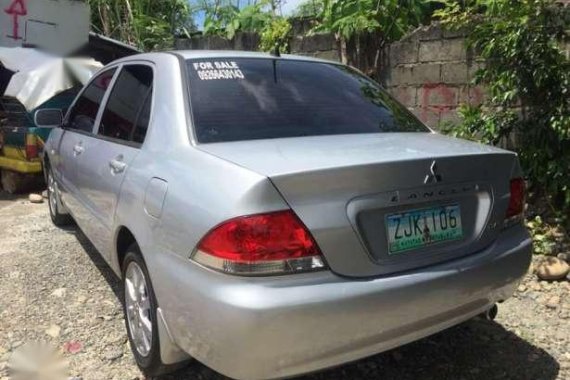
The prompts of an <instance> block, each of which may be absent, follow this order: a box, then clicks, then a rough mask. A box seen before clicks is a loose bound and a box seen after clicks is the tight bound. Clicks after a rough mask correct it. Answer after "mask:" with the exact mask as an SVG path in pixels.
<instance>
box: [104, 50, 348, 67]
mask: <svg viewBox="0 0 570 380" xmlns="http://www.w3.org/2000/svg"><path fill="white" fill-rule="evenodd" d="M157 54H175V55H177V56H179V57H181V58H182V59H209V58H218V59H219V58H228V59H230V58H258V59H283V60H295V61H307V62H321V63H334V64H338V65H340V64H341V63H340V62H335V61H329V60H325V59H320V58H314V57H307V56H302V55H293V54H281V55H280V56H279V57H277V56H275V55H272V54H270V53H263V52H255V51H237V50H172V51H166V52H158V53H143V54H135V55H131V56H128V57H125V58H122V59H119V60H117V61H115V62H117V63H118V62H125V61H129V60H136V59H145V58H147V57H148V58H150V57H151V56H156V55H157Z"/></svg>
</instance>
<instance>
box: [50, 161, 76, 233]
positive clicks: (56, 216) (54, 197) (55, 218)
mask: <svg viewBox="0 0 570 380" xmlns="http://www.w3.org/2000/svg"><path fill="white" fill-rule="evenodd" d="M46 169H47V175H46V180H47V195H48V208H49V215H50V217H51V221H52V222H53V224H55V225H56V226H58V227H64V226H67V225H69V224H71V223H72V222H73V219H72V218H71V215H69V214H63V213H61V212H60V211H61V210H60V209H59V205H60V204H61V199H60V197H59V196H60V195H59V188H58V185H57V182H56V180H55V178H54V176H53V174H52V171H51V168H49V167H46Z"/></svg>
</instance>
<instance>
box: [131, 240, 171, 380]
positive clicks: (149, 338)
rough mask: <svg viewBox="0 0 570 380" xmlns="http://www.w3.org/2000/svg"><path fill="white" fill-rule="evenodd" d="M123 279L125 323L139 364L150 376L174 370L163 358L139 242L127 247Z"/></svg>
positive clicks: (154, 302) (154, 300)
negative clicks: (163, 361)
mask: <svg viewBox="0 0 570 380" xmlns="http://www.w3.org/2000/svg"><path fill="white" fill-rule="evenodd" d="M137 276H138V279H137ZM122 281H123V300H122V301H123V312H124V315H125V326H126V328H127V335H128V338H129V343H130V346H131V351H132V352H133V355H134V357H135V361H136V363H137V365H138V366H139V368H140V369H141V371H142V372H143V373H144V374H145V376H147V377H149V378H153V377H155V376H159V375H162V374H165V373H168V372H172V371H173V370H175V369H176V367H174V366H168V365H165V364H163V363H162V361H161V358H160V342H159V336H158V322H157V313H156V310H157V308H158V303H157V301H156V296H155V294H154V290H153V287H152V283H151V281H150V277H149V274H148V270H147V267H146V264H145V262H144V259H143V257H142V254H141V252H140V249H139V247H138V245H137V244H132V245H131V246H130V247H129V248H128V249H127V254H126V256H125V259H124V260H123V265H122ZM145 326H146V328H145ZM149 327H150V329H149Z"/></svg>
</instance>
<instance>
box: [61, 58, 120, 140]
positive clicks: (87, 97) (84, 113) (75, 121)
mask: <svg viewBox="0 0 570 380" xmlns="http://www.w3.org/2000/svg"><path fill="white" fill-rule="evenodd" d="M115 71H116V69H114V68H113V69H110V70H107V71H105V72H103V73H101V74H99V75H97V76H96V77H95V79H93V81H92V82H91V83H90V84H89V85H88V86H87V87H86V88H85V91H83V93H82V94H81V96H80V97H79V99H77V101H76V102H75V105H74V106H73V108H72V109H71V111H70V114H69V118H68V120H69V121H68V125H67V127H68V128H71V129H76V130H79V131H83V132H92V131H93V126H94V125H95V119H96V118H97V111H98V110H99V106H100V105H101V100H102V99H103V95H105V91H107V88H108V87H109V84H110V83H111V80H112V79H113V75H114V74H115Z"/></svg>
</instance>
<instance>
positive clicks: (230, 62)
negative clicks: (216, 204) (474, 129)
mask: <svg viewBox="0 0 570 380" xmlns="http://www.w3.org/2000/svg"><path fill="white" fill-rule="evenodd" d="M187 66H188V70H187V71H188V75H189V86H190V99H191V109H192V114H193V118H194V126H195V128H196V135H197V138H198V141H200V142H219V141H235V140H252V139H265V138H279V137H295V136H317V135H337V134H351V133H375V132H412V131H413V132H428V129H427V128H426V127H425V126H423V125H422V124H421V122H419V121H418V120H417V119H416V118H415V117H414V116H413V115H412V114H411V113H410V112H409V111H408V110H407V109H406V108H405V107H403V106H401V105H400V104H398V103H397V102H396V101H395V100H394V99H393V98H392V97H390V96H389V95H388V94H387V93H386V92H385V91H384V90H383V89H381V88H380V86H379V85H378V84H376V83H375V82H373V81H371V80H370V79H368V78H366V77H364V76H363V75H361V74H359V73H357V72H356V71H354V70H352V69H349V68H347V67H345V66H340V65H335V64H327V63H318V62H306V61H293V60H283V59H255V58H236V59H223V58H222V59H202V60H188V61H187Z"/></svg>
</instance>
